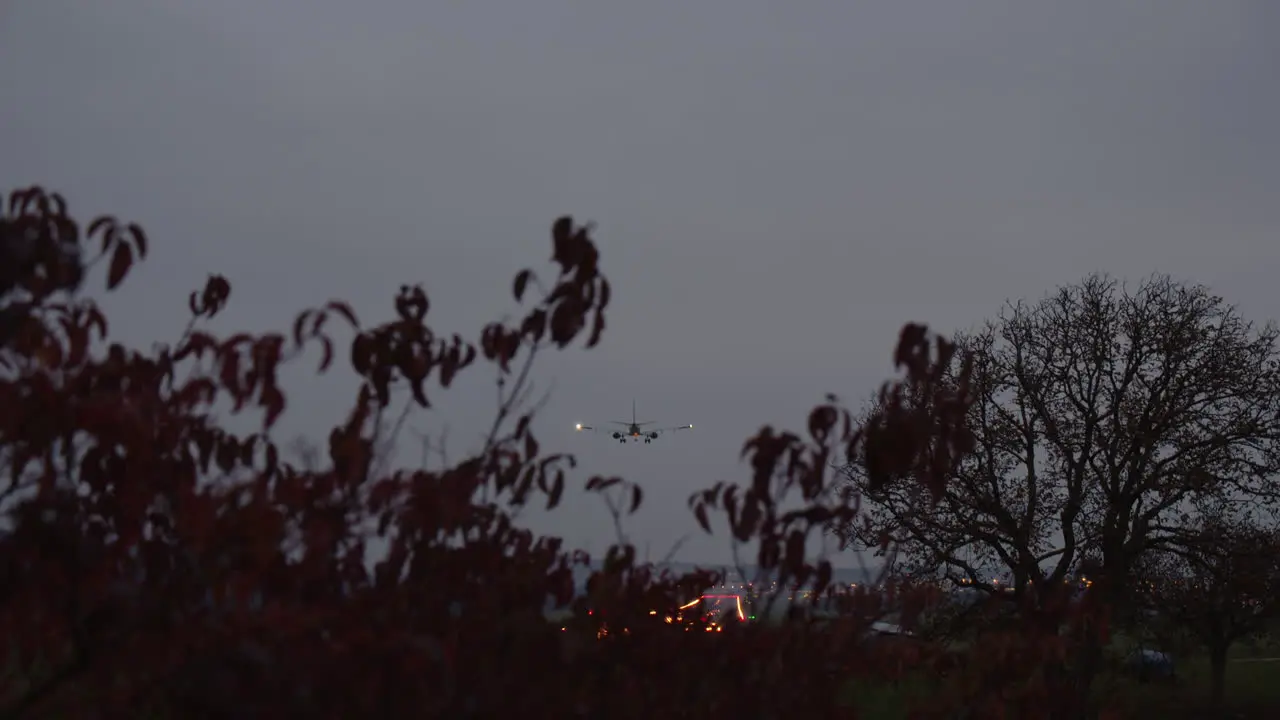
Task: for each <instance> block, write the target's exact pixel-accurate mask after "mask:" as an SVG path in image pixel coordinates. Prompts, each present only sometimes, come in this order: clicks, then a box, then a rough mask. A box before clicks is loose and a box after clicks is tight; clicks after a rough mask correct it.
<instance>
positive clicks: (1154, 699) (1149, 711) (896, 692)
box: [844, 635, 1280, 720]
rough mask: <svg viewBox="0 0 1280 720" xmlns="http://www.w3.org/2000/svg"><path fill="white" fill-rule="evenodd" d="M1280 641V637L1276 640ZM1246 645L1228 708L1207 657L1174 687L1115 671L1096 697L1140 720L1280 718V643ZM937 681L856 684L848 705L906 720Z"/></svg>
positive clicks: (871, 719)
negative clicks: (1216, 696) (1214, 696)
mask: <svg viewBox="0 0 1280 720" xmlns="http://www.w3.org/2000/svg"><path fill="white" fill-rule="evenodd" d="M1276 639H1277V641H1280V635H1277V636H1276ZM1277 641H1272V642H1262V643H1255V644H1252V645H1250V644H1244V643H1242V644H1240V645H1238V646H1236V647H1235V648H1233V651H1232V653H1231V657H1230V660H1229V662H1228V665H1227V673H1226V707H1225V708H1224V709H1222V710H1214V709H1211V708H1210V705H1209V697H1210V669H1209V660H1208V658H1207V657H1204V656H1190V657H1178V658H1176V667H1177V679H1176V681H1175V682H1173V683H1159V682H1152V683H1146V684H1144V683H1139V682H1137V681H1136V680H1135V679H1133V678H1132V677H1130V676H1127V675H1125V674H1123V673H1121V672H1119V671H1118V669H1117V668H1114V667H1112V668H1109V669H1108V670H1107V671H1106V672H1104V673H1102V674H1101V675H1100V676H1099V677H1098V678H1097V680H1096V681H1095V684H1094V689H1095V697H1097V698H1098V700H1099V701H1106V705H1107V706H1110V707H1113V708H1115V709H1116V710H1118V711H1120V713H1121V715H1122V716H1123V717H1127V718H1138V719H1140V720H1156V719H1160V720H1163V719H1164V718H1169V719H1170V720H1177V719H1179V718H1181V719H1183V720H1191V719H1204V720H1209V719H1213V720H1230V719H1231V718H1239V719H1248V720H1252V719H1255V718H1256V719H1259V720H1260V719H1261V718H1276V717H1280V660H1274V661H1267V660H1266V659H1267V658H1280V642H1277ZM1131 648H1132V645H1131V644H1130V643H1127V642H1126V641H1125V640H1124V639H1123V638H1119V639H1117V642H1115V643H1114V644H1113V646H1112V648H1111V651H1112V654H1113V657H1114V656H1120V657H1123V656H1124V654H1126V652H1127V651H1128V650H1129V649H1131ZM933 687H934V679H933V678H930V677H926V676H924V675H921V676H918V677H916V678H914V679H907V680H904V681H901V682H898V683H883V682H881V683H877V682H874V681H869V680H862V679H858V680H851V681H850V682H849V683H848V684H847V685H846V686H845V688H844V697H845V698H846V701H847V702H848V703H849V704H850V705H852V706H854V707H856V708H857V709H858V712H859V717H862V718H867V719H868V720H905V718H907V717H908V716H909V712H910V709H911V708H912V706H913V704H914V703H915V702H916V701H919V700H923V699H926V698H928V697H929V696H930V695H931V694H932V688H933Z"/></svg>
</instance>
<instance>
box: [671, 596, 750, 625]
mask: <svg viewBox="0 0 1280 720" xmlns="http://www.w3.org/2000/svg"><path fill="white" fill-rule="evenodd" d="M729 599H732V600H733V602H734V607H735V608H736V609H737V612H738V620H740V621H743V622H745V621H746V619H747V614H746V613H745V612H743V611H742V596H741V595H703V596H702V597H700V598H698V599H697V600H693V601H691V602H688V603H685V604H684V605H681V606H680V608H679V609H680V610H688V609H689V608H691V607H693V606H694V605H697V604H698V603H700V602H702V601H703V600H729Z"/></svg>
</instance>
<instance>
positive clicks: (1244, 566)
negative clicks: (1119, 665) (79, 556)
mask: <svg viewBox="0 0 1280 720" xmlns="http://www.w3.org/2000/svg"><path fill="white" fill-rule="evenodd" d="M1253 515H1254V513H1252V512H1250V511H1249V510H1247V509H1245V510H1240V509H1235V508H1232V507H1231V506H1230V505H1228V504H1225V503H1216V504H1215V507H1213V508H1212V509H1210V510H1209V511H1208V512H1205V513H1204V514H1202V515H1201V517H1200V519H1199V520H1198V521H1196V522H1194V524H1193V525H1192V526H1190V527H1189V528H1188V532H1187V536H1186V538H1185V540H1184V542H1183V543H1181V544H1180V545H1179V546H1171V547H1168V548H1165V549H1162V550H1159V551H1156V552H1152V553H1148V554H1147V555H1146V556H1145V557H1144V558H1142V560H1141V562H1140V563H1139V564H1138V566H1137V568H1138V577H1139V579H1140V582H1139V583H1138V589H1139V593H1138V598H1139V599H1140V601H1141V606H1142V609H1144V610H1146V611H1147V614H1148V616H1149V620H1148V624H1149V626H1151V627H1153V628H1154V629H1155V630H1156V634H1157V635H1158V636H1165V637H1167V636H1168V634H1169V633H1170V632H1173V633H1175V634H1177V635H1182V636H1189V637H1190V638H1191V639H1192V640H1194V641H1195V642H1196V643H1197V644H1198V645H1200V646H1201V647H1203V648H1204V649H1206V650H1208V652H1209V661H1210V667H1211V670H1212V674H1211V679H1212V683H1211V688H1212V694H1211V699H1212V701H1213V703H1214V705H1215V706H1219V705H1221V703H1222V702H1223V700H1224V699H1225V694H1226V691H1225V689H1226V683H1225V680H1226V669H1227V653H1228V651H1229V650H1230V649H1231V646H1232V645H1234V644H1235V643H1236V642H1238V641H1240V640H1242V639H1244V638H1247V637H1249V636H1251V635H1256V634H1258V633H1260V632H1262V631H1263V630H1264V629H1265V626H1266V623H1267V621H1268V620H1269V619H1270V618H1272V617H1274V616H1275V614H1276V611H1277V610H1280V595H1277V593H1278V592H1280V528H1277V527H1276V526H1275V523H1274V521H1272V522H1268V523H1263V522H1259V520H1258V519H1257V518H1256V517H1253Z"/></svg>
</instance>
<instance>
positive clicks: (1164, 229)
mask: <svg viewBox="0 0 1280 720" xmlns="http://www.w3.org/2000/svg"><path fill="white" fill-rule="evenodd" d="M1277 33H1280V6H1277V5H1276V3H1274V2H1272V1H1270V0H1217V1H1215V2H1204V1H1203V0H1147V1H1146V2H1139V1H1137V0H1132V1H1122V0H1105V1H1104V0H1072V1H1071V2H1064V1H1061V2H1047V1H1040V2H1036V1H1028V0H1022V1H1020V2H1014V1H1013V0H1005V1H1003V2H998V1H997V0H966V2H946V1H943V0H935V1H932V2H925V1H913V0H895V2H869V1H859V0H845V1H844V2H834V1H829V2H815V1H813V0H793V1H792V2H787V3H782V2H764V1H763V0H740V1H739V2H728V1H727V0H703V1H702V2H675V1H674V0H651V1H650V2H645V3H631V8H629V9H624V8H623V4H622V3H599V2H596V3H589V2H584V1H578V2H572V1H569V0H540V1H538V2H511V1H508V2H483V1H481V2H468V3H461V2H436V3H431V2H410V1H409V0H364V2H360V3H356V2H338V1H337V0H308V1H306V2H304V1H303V0H273V1H270V2H263V1H261V0H258V1H255V2H250V1H249V0H221V1H220V2H205V3H196V2H189V3H179V2H162V1H161V0H116V2H112V3H90V2H87V0H80V1H78V2H77V1H74V0H44V1H43V2H39V3H35V2H27V3H9V4H7V6H6V7H5V8H4V9H2V10H0V67H2V68H4V72H3V73H0V97H3V98H4V110H3V111H0V131H2V132H3V136H4V145H3V150H0V160H2V161H3V162H0V168H2V169H3V177H2V178H0V180H3V185H4V189H6V190H7V189H8V188H10V187H14V186H18V185H27V184H31V183H41V184H44V185H47V186H49V187H52V188H54V189H58V190H61V191H62V192H63V193H64V194H66V196H67V197H68V199H69V201H70V202H71V204H72V208H73V209H74V210H76V211H77V212H78V213H80V214H82V215H85V216H88V215H92V214H97V213H99V212H104V211H109V212H114V213H116V214H118V215H120V216H122V217H123V218H125V219H129V220H137V221H139V222H141V223H143V224H144V225H145V226H146V227H147V229H148V230H149V232H150V235H151V237H152V241H153V254H152V256H151V258H150V259H149V260H148V261H147V262H146V264H145V265H143V266H142V267H141V268H139V270H138V271H137V272H136V273H135V275H134V276H133V277H131V279H130V282H129V283H128V284H127V285H126V287H125V289H124V290H123V291H121V292H120V293H118V294H116V295H115V296H113V297H112V298H111V299H110V300H109V303H108V305H109V307H110V309H111V310H112V311H113V312H117V313H119V316H118V319H117V321H116V325H115V328H114V329H115V330H116V331H117V332H118V333H119V336H120V337H121V338H123V339H126V340H128V341H130V342H135V343H143V344H146V343H150V342H152V341H155V340H160V339H172V338H174V337H175V336H176V333H177V332H178V331H179V330H180V329H181V327H182V325H183V323H184V313H185V307H184V306H185V295H186V293H187V292H189V291H190V290H191V289H194V288H195V287H197V286H199V285H200V284H201V283H202V282H203V278H204V277H205V275H206V274H207V273H209V272H221V273H223V274H225V275H227V276H228V277H229V278H230V279H231V280H232V282H233V284H234V286H235V295H234V297H233V302H232V305H231V307H230V309H229V310H228V313H227V321H226V322H225V323H223V324H221V327H223V328H226V327H232V326H234V327H236V328H237V329H238V328H249V329H255V330H266V329H269V328H285V327H287V323H288V322H289V321H290V319H291V318H292V315H293V313H294V312H296V311H297V310H299V309H302V308H304V307H307V306H309V305H312V304H317V303H320V302H322V301H324V300H327V299H328V298H330V297H331V296H340V297H344V298H347V299H349V300H350V301H351V302H352V303H353V305H354V306H355V307H356V309H357V312H359V313H360V315H361V317H362V318H363V319H365V320H366V321H372V320H376V319H381V318H383V317H386V316H387V314H388V313H389V312H390V298H391V297H392V294H393V293H394V291H395V289H396V287H397V286H399V285H400V284H401V283H412V282H422V283H424V284H425V285H426V286H427V289H428V291H429V292H430V293H431V295H432V297H433V299H434V301H435V302H434V308H433V311H432V312H433V316H434V317H435V318H436V322H437V323H438V327H439V328H441V329H444V330H449V331H454V330H457V331H462V332H465V333H467V334H474V332H473V331H474V330H475V329H478V328H479V326H480V325H481V324H482V323H483V322H484V321H486V320H488V319H490V318H493V317H495V316H499V315H501V314H503V313H505V312H509V311H510V310H511V308H512V305H511V302H510V296H509V292H510V290H509V288H510V279H511V276H512V275H513V274H514V273H515V272H516V271H517V270H518V269H520V268H521V267H524V266H528V265H532V266H534V267H536V268H539V269H541V268H543V267H545V264H544V263H545V261H546V259H547V258H548V257H549V253H550V243H549V239H548V236H547V228H548V227H549V223H550V222H551V220H552V219H553V218H554V217H556V216H557V215H560V214H564V213H570V214H573V215H575V216H577V217H579V218H581V219H590V220H594V221H595V222H597V223H598V226H599V232H598V240H599V243H600V245H601V248H602V252H603V261H604V268H605V272H606V274H607V275H608V276H609V277H610V279H611V281H612V282H613V285H614V290H615V304H614V306H613V307H612V308H611V312H610V314H609V321H610V325H609V329H608V332H607V334H606V340H605V342H604V344H603V346H602V347H599V348H597V349H595V350H593V351H590V352H582V351H580V350H575V351H570V352H567V353H563V354H560V355H559V356H552V357H548V358H546V359H545V360H544V361H543V362H542V363H541V365H540V366H539V371H538V380H539V383H540V385H539V386H540V387H541V388H547V387H553V389H554V396H553V399H552V402H551V403H550V404H549V405H548V406H547V408H546V410H545V413H544V414H543V416H542V419H541V422H540V424H538V425H537V426H536V429H537V431H538V435H539V437H540V439H541V440H542V441H543V443H544V446H547V447H550V448H552V449H563V450H570V451H573V452H575V453H578V454H579V456H580V458H581V459H582V460H583V461H584V463H583V464H584V470H585V471H584V472H583V473H582V474H581V475H580V476H579V477H578V478H577V480H578V482H582V481H584V480H585V479H586V477H588V475H589V474H590V473H593V472H600V473H618V474H623V475H625V476H627V477H628V478H630V479H634V480H638V481H641V482H643V483H644V486H645V488H646V489H647V491H648V501H647V504H646V507H645V508H644V509H643V510H642V511H641V513H640V515H638V516H637V517H635V518H634V519H633V520H632V521H631V522H630V525H629V531H630V532H631V534H632V537H633V539H635V540H636V541H637V542H638V543H639V544H640V545H641V547H642V548H643V547H644V546H646V544H651V546H652V552H653V554H654V555H655V556H658V555H662V554H664V553H665V552H666V550H667V549H668V548H669V547H670V545H671V544H672V543H673V542H674V541H675V540H676V539H677V538H679V537H680V536H681V535H683V534H685V533H690V532H693V533H694V534H693V535H692V537H691V538H690V540H689V542H688V543H687V544H686V545H685V546H684V549H683V551H682V552H681V557H682V558H683V559H688V560H693V561H722V560H726V559H728V556H729V554H728V544H727V540H726V539H725V538H724V537H723V536H716V537H706V536H703V535H701V534H699V533H696V532H694V529H695V524H694V522H693V520H692V517H691V515H690V514H689V512H688V511H687V509H686V508H685V500H686V498H687V497H688V495H689V494H690V493H691V492H692V491H694V490H695V489H697V488H700V487H703V486H707V485H710V484H711V483H713V482H715V481H717V480H721V479H725V480H729V479H732V480H744V479H745V478H746V477H747V475H746V468H745V467H743V466H742V465H741V464H740V463H739V462H738V460H737V455H738V450H739V449H740V447H741V443H742V441H743V439H745V438H746V437H747V436H749V435H750V434H752V433H753V432H754V431H755V430H756V429H758V427H759V426H760V425H761V424H764V423H774V424H781V425H786V426H790V427H795V428H799V427H802V426H803V420H804V417H805V413H806V412H807V410H808V408H809V407H810V406H811V405H812V404H814V403H815V402H817V401H820V400H821V398H822V395H823V393H825V392H828V391H832V392H837V393H840V394H843V395H846V396H855V397H856V396H861V395H863V394H864V393H866V392H868V391H870V390H871V389H873V388H874V387H875V386H876V385H877V384H878V383H879V382H881V381H882V380H884V379H885V378H886V377H888V374H889V372H890V370H891V368H890V365H889V352H890V349H891V346H892V344H893V342H894V340H895V338H896V331H897V329H898V327H899V326H900V325H901V324H902V323H904V322H907V321H923V322H927V323H929V324H931V325H933V326H935V327H938V328H939V329H942V330H949V329H955V328H962V327H967V326H969V325H971V324H974V323H977V322H979V321H981V320H982V319H983V318H984V317H986V316H989V315H991V314H994V313H995V312H996V311H998V309H999V307H1000V305H1001V304H1002V303H1003V302H1004V301H1005V300H1006V299H1012V298H1019V297H1028V298H1035V297H1039V296H1040V295H1042V294H1043V293H1045V292H1047V291H1049V290H1050V289H1052V288H1053V287H1054V286H1056V285H1059V284H1062V283H1067V282H1072V281H1074V280H1077V279H1079V278H1080V277H1082V276H1083V275H1085V274H1087V273H1089V272H1091V271H1095V270H1106V271H1109V272H1111V273H1113V274H1115V275H1118V276H1121V277H1125V278H1129V279H1134V280H1136V279H1138V278H1140V277H1141V276H1144V275H1147V274H1149V273H1151V272H1153V271H1158V272H1168V273H1173V274H1174V275H1176V276H1178V277H1181V278H1184V279H1187V280H1192V281H1196V282H1202V283H1206V284H1208V285H1210V286H1211V287H1213V288H1214V289H1216V290H1217V291H1218V292H1220V293H1222V294H1223V295H1225V296H1226V297H1227V298H1228V299H1229V300H1230V301H1232V302H1235V303H1238V304H1239V305H1240V306H1241V308H1242V309H1243V310H1244V312H1245V313H1246V315H1248V316H1250V317H1252V318H1254V319H1256V320H1259V321H1263V320H1266V319H1269V318H1272V317H1275V316H1276V315H1277V314H1280V300H1277V296H1276V294H1275V279H1274V278H1275V275H1276V273H1277V271H1280V202H1278V201H1277V200H1278V199H1280V137H1277V132H1278V131H1277V128H1280V83H1277V82H1276V78H1277V77H1280V44H1277V43H1276V42H1275V37H1276V36H1277ZM491 381H492V376H491V375H489V374H487V373H476V374H475V375H474V377H473V379H472V381H471V382H468V383H463V384H462V385H461V386H460V387H458V388H457V389H456V390H454V391H452V392H451V393H450V394H449V395H447V396H444V395H437V397H438V398H439V400H440V403H439V405H438V407H437V409H436V410H435V411H433V412H431V413H429V414H427V415H425V416H422V417H420V418H418V420H417V421H416V423H415V425H416V427H417V428H418V429H419V430H421V431H424V432H429V433H432V434H439V433H440V431H441V430H442V429H443V428H444V427H446V426H447V427H448V428H449V435H448V437H449V440H448V447H449V448H450V449H451V450H452V451H453V453H454V454H455V455H457V454H459V453H461V452H462V451H464V450H466V449H470V448H473V447H474V445H475V443H476V437H477V435H478V433H479V430H480V428H481V427H482V426H484V425H486V424H487V422H488V421H489V419H490V418H491V417H492V411H493V404H494V403H493V392H492V389H491V388H492V384H491ZM289 387H290V388H291V389H292V390H293V391H294V395H293V405H292V412H291V414H290V416H289V418H288V421H287V423H286V427H284V428H283V429H282V431H281V435H280V437H281V438H282V439H287V438H288V437H290V436H296V435H299V434H306V435H311V436H316V437H322V436H321V435H320V433H322V432H323V431H326V430H327V428H328V426H329V424H330V423H331V422H332V421H334V420H337V419H338V418H339V417H340V414H341V412H342V410H343V409H344V406H345V404H346V403H347V402H348V400H349V398H350V394H349V390H350V388H351V377H350V376H349V375H343V374H342V373H336V374H334V375H333V376H331V377H329V378H326V379H323V380H315V379H309V378H307V377H305V374H304V373H299V374H298V375H297V376H296V377H293V378H292V380H291V383H290V385H289ZM632 398H635V399H637V400H638V403H639V411H640V414H641V415H643V416H645V417H644V419H652V420H657V421H660V422H661V423H662V424H680V423H690V422H691V423H693V424H695V425H696V429H695V430H694V431H693V432H692V433H685V434H681V435H679V436H676V437H672V438H663V439H661V440H659V441H658V443H656V444H653V445H650V446H649V447H644V446H643V445H628V446H626V447H622V446H619V445H618V444H617V443H613V442H609V441H606V440H604V439H603V438H596V437H590V436H586V435H576V434H574V433H573V432H572V431H571V427H572V424H573V423H574V422H587V421H599V420H605V419H614V418H618V419H622V418H624V417H626V416H628V415H629V412H630V403H631V400H632ZM407 440H409V441H412V440H413V438H411V437H410V438H407ZM410 450H411V449H410ZM406 452H407V453H408V452H409V451H406ZM529 519H530V522H531V523H532V524H533V525H534V526H535V527H536V528H538V529H540V530H546V531H550V532H555V533H558V534H561V535H564V536H566V537H567V538H568V539H569V540H570V541H573V542H575V543H578V544H580V545H582V544H585V545H587V547H588V548H589V549H592V550H595V551H597V552H598V551H601V550H603V549H604V547H605V546H606V545H607V543H608V542H609V541H610V539H611V537H612V530H611V526H610V523H609V520H608V518H607V515H606V514H605V512H604V510H603V507H602V506H601V505H600V504H599V501H598V500H593V499H580V498H571V499H570V500H568V501H567V505H566V507H565V509H564V511H562V512H559V513H556V514H555V515H552V516H541V515H538V514H531V515H530V516H529ZM838 562H843V563H845V564H847V563H849V562H851V560H849V559H846V560H844V561H838Z"/></svg>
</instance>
